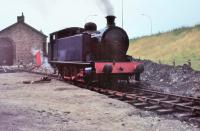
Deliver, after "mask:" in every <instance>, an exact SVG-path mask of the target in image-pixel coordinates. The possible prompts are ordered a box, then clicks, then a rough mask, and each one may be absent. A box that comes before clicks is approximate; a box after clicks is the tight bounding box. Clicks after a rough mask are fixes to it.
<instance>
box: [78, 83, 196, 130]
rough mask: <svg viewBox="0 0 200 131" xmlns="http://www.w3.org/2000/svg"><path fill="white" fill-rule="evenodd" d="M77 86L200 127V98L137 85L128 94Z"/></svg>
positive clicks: (94, 87)
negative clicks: (170, 115) (169, 115)
mask: <svg viewBox="0 0 200 131" xmlns="http://www.w3.org/2000/svg"><path fill="white" fill-rule="evenodd" d="M76 85H77V86H79V87H81V88H86V89H89V90H91V91H95V92H98V93H101V94H104V95H107V96H108V97H110V98H114V99H118V100H120V101H123V102H126V103H129V104H131V105H133V106H135V107H137V108H141V109H143V110H148V111H153V112H156V113H157V114H159V115H167V114H173V116H174V117H176V118H177V119H179V120H184V121H189V122H191V123H194V124H195V125H197V126H200V98H193V97H186V96H180V95H176V94H167V93H163V92H159V91H152V90H147V89H144V88H143V87H140V86H138V85H137V84H135V85H130V86H131V90H129V91H128V92H126V91H116V90H111V89H106V88H98V87H97V86H86V85H84V84H80V83H78V84H76Z"/></svg>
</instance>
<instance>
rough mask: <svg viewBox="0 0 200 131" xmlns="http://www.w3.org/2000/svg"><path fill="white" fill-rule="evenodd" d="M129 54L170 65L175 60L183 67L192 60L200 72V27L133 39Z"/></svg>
mask: <svg viewBox="0 0 200 131" xmlns="http://www.w3.org/2000/svg"><path fill="white" fill-rule="evenodd" d="M128 54H129V55H132V56H134V57H135V58H141V59H149V60H152V61H155V62H159V61H161V63H163V64H170V65H172V62H173V61H174V60H175V61H176V65H182V64H184V63H187V61H188V60H189V59H190V60H191V63H192V67H193V68H194V69H196V70H200V25H196V26H194V27H183V28H180V29H175V30H172V31H170V32H165V33H159V34H156V35H152V36H144V37H141V38H136V39H132V40H130V47H129V50H128Z"/></svg>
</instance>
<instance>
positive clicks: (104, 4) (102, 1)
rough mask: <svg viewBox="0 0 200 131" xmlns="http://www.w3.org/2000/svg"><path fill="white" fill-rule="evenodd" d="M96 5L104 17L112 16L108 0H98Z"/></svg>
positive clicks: (111, 8) (112, 12) (112, 9)
mask: <svg viewBox="0 0 200 131" xmlns="http://www.w3.org/2000/svg"><path fill="white" fill-rule="evenodd" d="M97 4H98V6H99V8H100V9H101V10H102V11H103V12H104V13H105V15H107V16H108V15H114V8H113V6H112V4H111V3H110V0H98V1H97Z"/></svg>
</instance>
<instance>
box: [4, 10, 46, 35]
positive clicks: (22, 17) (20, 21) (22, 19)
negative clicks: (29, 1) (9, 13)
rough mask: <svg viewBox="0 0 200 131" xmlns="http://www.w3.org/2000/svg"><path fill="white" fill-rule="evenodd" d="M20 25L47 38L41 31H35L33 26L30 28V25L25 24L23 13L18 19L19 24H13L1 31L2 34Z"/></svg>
mask: <svg viewBox="0 0 200 131" xmlns="http://www.w3.org/2000/svg"><path fill="white" fill-rule="evenodd" d="M19 23H21V24H23V25H24V26H26V27H28V28H30V29H31V30H32V31H34V32H36V33H38V34H40V35H41V36H43V37H47V36H46V35H45V34H43V33H42V32H41V31H38V30H37V29H35V28H34V27H32V26H30V25H29V24H27V23H25V22H24V15H23V13H22V16H18V17H17V22H16V23H14V24H12V25H10V26H8V27H6V28H5V29H3V30H1V31H0V33H1V32H4V31H5V30H8V29H10V28H12V27H14V26H16V25H17V24H19Z"/></svg>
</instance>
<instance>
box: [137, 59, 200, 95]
mask: <svg viewBox="0 0 200 131" xmlns="http://www.w3.org/2000/svg"><path fill="white" fill-rule="evenodd" d="M140 62H142V63H144V66H145V71H144V73H143V74H142V75H141V79H142V81H143V82H145V83H146V84H147V85H148V86H146V88H150V89H152V88H153V89H155V90H159V91H164V92H165V93H174V94H179V95H185V96H195V97H200V72H199V71H194V70H193V69H192V68H191V67H190V66H189V65H187V64H185V65H183V66H175V67H174V66H170V65H163V64H157V63H154V62H152V61H149V60H141V61H140Z"/></svg>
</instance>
